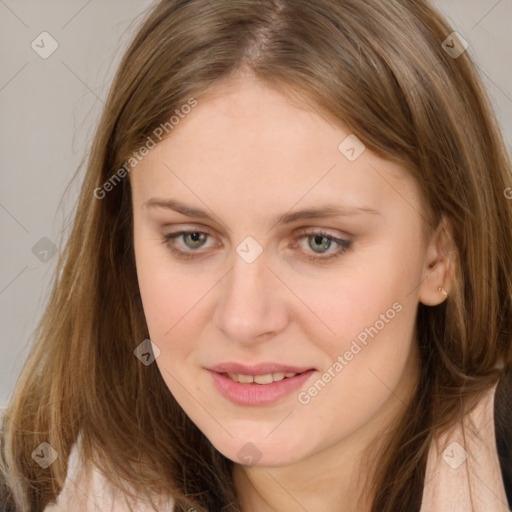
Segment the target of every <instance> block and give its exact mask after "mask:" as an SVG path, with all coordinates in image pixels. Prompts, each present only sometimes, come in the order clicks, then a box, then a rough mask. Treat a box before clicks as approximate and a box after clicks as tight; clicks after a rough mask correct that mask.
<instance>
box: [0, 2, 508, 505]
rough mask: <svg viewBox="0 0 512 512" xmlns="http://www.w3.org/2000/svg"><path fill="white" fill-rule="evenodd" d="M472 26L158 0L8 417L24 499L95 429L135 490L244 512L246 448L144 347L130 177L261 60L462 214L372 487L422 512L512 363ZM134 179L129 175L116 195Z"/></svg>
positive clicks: (91, 164) (409, 8)
mask: <svg viewBox="0 0 512 512" xmlns="http://www.w3.org/2000/svg"><path fill="white" fill-rule="evenodd" d="M452 32H453V29H452V28H451V27H450V26H449V25H448V24H447V22H446V21H445V20H444V19H443V18H442V16H441V15H440V14H439V13H438V12H437V11H436V10H435V9H434V8H433V7H432V6H430V5H429V4H428V3H427V1H425V0H416V1H410V0H388V1H386V2H383V1H381V0H359V1H354V0H261V1H254V0H162V1H160V2H158V3H157V4H156V5H155V6H154V8H152V10H151V11H150V12H149V13H148V15H147V17H146V18H145V20H144V22H143V24H142V26H141V28H140V30H139V31H138V33H137V34H136V36H135V38H134V40H133V42H132V43H131V45H130V47H129V48H128V50H127V51H126V53H125V55H124V57H123V59H122V62H121V64H120V66H119V69H118V72H117V75H116V77H115V79H114V83H113V85H112V88H111V90H110V93H109V96H108V99H107V102H106V107H105V109H104V111H103V115H102V117H101V121H100V123H99V126H98V129H97V131H96V134H95V138H94V141H93V144H92V147H91V150H90V158H89V161H88V165H87V170H86V173H85V177H84V181H83V185H82V188H81V193H80V196H79V200H78V204H77V209H76V214H75V220H74V224H73V228H72V231H71V233H70V236H69V238H68V241H67V242H66V244H65V247H64V248H63V250H62V252H61V255H60V257H59V262H58V267H57V272H56V275H55V280H54V284H53V290H52V293H51V296H50V299H49V303H48V306H47V309H46V311H45V313H44V316H43V318H42V320H41V322H40V324H39V326H38V329H37V331H36V334H35V343H34V347H33V350H32V351H31V353H30V355H29V357H28V359H27V361H26V364H25V366H24V368H23V371H22V373H21V376H20V378H19V380H18V383H17V386H16V389H15V392H14V394H13V396H12V399H11V402H10V405H9V408H8V409H7V413H6V416H5V421H4V423H5V424H4V430H5V436H4V437H5V439H4V450H3V451H4V465H5V468H4V472H5V475H6V476H5V478H6V480H7V481H8V482H9V486H10V488H11V490H12V494H13V496H14V498H15V501H16V504H17V506H18V507H19V509H20V510H23V511H29V510H30V511H32V510H41V509H42V508H44V506H45V505H46V504H47V503H48V502H49V501H50V500H54V499H55V497H56V495H57V494H58V493H59V491H60V489H61V488H62V486H63V484H64V481H65V476H66V470H67V458H68V456H69V453H70V449H71V447H72V444H73V443H74V442H75V441H76V439H77V437H78V435H79V432H82V436H83V437H82V448H83V450H84V454H85V455H86V457H87V458H90V459H91V460H92V458H93V457H94V461H95V464H96V465H97V467H98V468H99V469H100V470H101V471H102V473H103V474H104V475H105V476H106V477H107V478H108V479H109V480H111V483H112V484H113V485H118V486H120V487H121V488H123V487H122V486H123V481H121V480H122V479H124V480H126V481H128V482H129V483H130V484H131V486H132V489H133V494H134V495H145V494H146V491H147V490H149V492H151V493H153V492H154V493H162V494H167V495H169V496H172V497H174V499H175V503H176V506H175V510H176V511H181V512H183V511H186V510H188V509H189V508H191V507H193V508H195V509H196V510H197V511H198V512H204V511H215V512H217V511H220V510H223V511H234V510H238V506H239V505H238V500H237V495H236V491H235V489H234V485H233V480H232V475H231V470H232V465H233V463H232V462H231V461H230V460H228V459H227V458H225V457H224V456H223V455H222V454H220V453H219V452H218V451H217V450H216V449H215V448H214V447H213V446H212V445H211V444H210V442H209V441H208V440H207V439H206V437H205V436H204V435H203V434H202V433H201V432H200V431H199V430H198V428H197V427H196V426H195V425H194V424H193V423H192V422H191V421H190V419H189V418H188V417H187V416H186V415H185V413H184V412H183V410H182V409H181V408H180V407H179V405H178V404H177V402H176V401H175V400H174V398H173V396H172V395H171V393H170V392H169V390H168V388H167V387H166V385H165V383H164V381H163V379H162V377H161V375H160V373H159V371H158V368H157V365H155V364H153V365H149V366H145V365H143V364H141V363H140V361H139V360H138V359H137V358H136V357H134V354H133V351H134V349H135V348H136V347H137V346H138V345H139V344H140V343H141V342H142V340H144V339H146V338H149V334H148V330H147V326H146V323H145V318H144V314H143V309H142V304H141V300H140V295H139V291H138V285H137V279H136V267H135V261H134V251H133V243H132V237H133V233H132V229H133V227H132V213H131V195H130V180H129V176H124V174H129V172H126V173H119V170H120V169H121V168H123V165H124V164H125V162H127V161H129V159H130V158H131V157H133V155H134V153H135V152H137V151H138V149H139V148H141V147H142V146H143V145H144V144H147V141H148V137H153V138H154V133H155V132H154V130H155V129H157V128H158V127H159V126H160V125H161V124H162V123H166V122H168V120H169V118H170V116H171V115H173V113H174V112H176V110H177V109H178V110H179V109H180V108H181V107H182V106H183V105H185V104H187V103H188V102H189V101H190V100H191V98H194V99H195V100H196V101H199V102H200V101H201V94H202V93H203V92H205V91H206V90H207V89H208V88H209V87H211V86H212V85H213V84H215V83H216V82H218V81H219V80H220V79H229V78H230V77H232V76H234V74H235V73H236V72H238V71H240V70H241V69H246V70H250V71H251V72H252V73H254V75H256V76H257V77H258V78H259V79H260V80H262V81H263V82H264V83H266V84H268V85H270V86H274V87H281V88H282V89H283V90H287V91H292V90H293V91H295V92H296V93H297V95H300V96H301V97H302V98H305V99H307V101H309V102H310V105H311V107H312V108H315V109H318V110H319V111H320V112H326V113H328V114H329V115H330V116H331V117H332V119H335V120H336V119H337V120H339V121H341V122H343V124H344V125H345V126H346V127H348V128H349V129H350V130H351V132H352V133H355V134H356V135H357V137H359V138H360V139H361V140H362V141H363V142H364V144H365V145H366V146H367V147H368V148H369V149H370V150H372V151H374V152H375V153H376V154H377V155H379V156H382V157H384V158H388V159H391V160H394V161H396V162H399V163H402V164H403V165H404V166H406V167H407V169H408V170H409V171H410V172H411V173H412V174H413V176H414V177H415V179H416V180H417V182H418V183H419V185H420V188H421V190H422V191H423V195H424V201H425V203H426V205H427V206H428V212H429V222H428V227H429V229H434V227H436V226H437V225H438V222H439V221H440V219H441V218H443V217H444V218H446V219H447V220H448V221H449V224H450V226H451V228H452V238H453V242H454V247H455V252H456V258H455V259H456V273H455V280H454V284H453V287H452V289H451V293H450V296H449V297H448V299H447V300H446V301H445V302H444V303H443V304H441V305H439V306H436V307H426V306H424V305H422V304H419V306H418V317H417V338H418V342H419V345H420V349H421V368H422V370H421V378H420V383H419V385H418V387H417V390H416V393H415V397H414V400H413V402H412V405H411V406H410V407H409V409H408V410H407V411H406V412H405V413H404V415H403V418H402V419H401V420H400V423H399V424H398V425H397V428H396V430H395V431H394V432H393V436H392V437H391V438H390V439H389V442H388V443H387V446H386V449H385V450H384V451H383V453H382V458H381V463H380V464H379V465H378V472H377V473H376V476H375V479H374V482H372V483H371V488H368V492H369V493H370V492H371V496H374V500H373V506H372V511H373V512H377V511H378V512H397V511H407V512H411V511H414V510H419V504H420V501H421V495H422V489H423V484H424V476H425V468H426V459H427V454H428V450H429V446H430V444H431V442H432V440H433V439H434V438H435V437H436V436H437V435H439V434H440V433H442V432H443V431H444V430H446V429H447V428H449V427H450V426H452V425H453V424H454V423H455V422H457V421H458V420H460V419H461V418H462V416H463V415H464V414H466V413H467V412H468V411H470V410H472V408H473V407H474V406H475V405H476V404H477V402H478V400H479V399H480V398H481V397H482V396H483V394H484V393H485V392H486V391H487V390H489V389H490V388H491V387H492V386H493V385H495V384H496V383H498V381H499V380H500V378H502V376H503V375H504V374H505V371H506V370H511V367H512V354H511V350H512V342H511V339H512V202H511V201H510V200H507V197H506V194H504V191H505V190H506V189H507V187H510V186H511V185H512V175H511V171H510V169H511V166H510V160H509V156H508V155H507V152H506V150H505V146H504V143H503V140H502V136H501V133H500V130H499V128H498V126H497V123H496V120H495V117H494V114H493V111H492V108H491V106H490V103H489V100H488V98H487V95H486V92H485V90H484V87H483V85H482V82H481V80H480V78H479V76H478V74H477V73H476V71H475V65H474V64H473V62H472V60H471V58H470V55H469V52H468V51H466V52H463V53H462V54H461V55H458V56H455V55H453V54H450V52H448V51H447V48H446V45H444V46H443V41H445V40H446V38H447V37H448V36H450V34H451V33H452ZM450 46H452V45H450ZM168 129H169V133H170V129H171V128H170V126H168ZM114 176H117V177H118V178H119V177H120V176H121V177H122V178H123V179H119V180H117V181H115V185H114V184H113V183H114V181H111V184H112V186H110V187H108V192H106V193H105V194H103V192H102V193H101V194H100V193H99V192H98V190H100V189H101V190H103V191H105V190H106V189H105V187H104V184H105V183H106V182H107V181H108V180H112V178H113V177H114ZM102 187H103V188H102ZM500 361H501V362H502V363H503V365H502V367H500ZM510 391H511V390H510V388H509V390H508V392H509V393H510ZM508 435H510V432H509V433H508ZM43 442H48V443H49V444H50V445H51V446H52V447H53V448H54V449H55V450H56V451H57V453H58V454H59V458H58V459H57V460H56V461H55V462H54V463H53V464H52V465H51V466H50V467H48V468H47V469H43V468H41V467H40V466H39V465H38V464H36V463H35V462H34V460H33V459H32V457H31V453H32V452H33V451H34V449H35V448H36V447H37V446H39V444H40V443H43ZM124 490H125V492H126V493H127V494H129V493H130V489H124Z"/></svg>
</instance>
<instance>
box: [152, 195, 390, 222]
mask: <svg viewBox="0 0 512 512" xmlns="http://www.w3.org/2000/svg"><path fill="white" fill-rule="evenodd" d="M142 208H165V209H167V210H174V211H176V212H178V213H181V214H183V215H186V216H187V217H194V218H197V219H208V220H215V219H214V218H213V217H212V216H211V215H210V214H209V213H207V212H206V211H205V210H201V209H200V208H195V207H193V206H189V205H186V204H184V203H181V202H180V201H177V200H176V199H160V198H158V197H153V198H151V199H148V200H147V201H145V202H144V203H143V205H142ZM365 213H367V214H372V215H382V214H381V212H379V211H377V210H375V209H373V208H369V207H367V206H343V205H341V204H335V203H327V204H325V205H322V206H319V207H314V208H307V209H304V210H298V211H294V212H286V213H283V214H281V215H277V216H274V217H272V218H271V219H270V220H271V223H272V225H276V224H290V223H292V222H296V221H298V220H303V219H319V218H327V217H337V216H349V215H361V214H365Z"/></svg>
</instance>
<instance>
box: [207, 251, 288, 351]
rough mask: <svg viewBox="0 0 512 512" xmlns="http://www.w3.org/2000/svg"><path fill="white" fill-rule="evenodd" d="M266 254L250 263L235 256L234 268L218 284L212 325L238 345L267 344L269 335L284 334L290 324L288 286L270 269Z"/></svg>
mask: <svg viewBox="0 0 512 512" xmlns="http://www.w3.org/2000/svg"><path fill="white" fill-rule="evenodd" d="M264 255H265V253H263V254H262V255H261V256H259V257H258V258H257V259H256V260H255V261H253V262H252V263H247V262H246V261H244V260H243V259H242V258H240V257H239V256H238V255H237V254H235V255H234V259H233V268H232V269H231V271H230V272H229V273H228V274H227V275H226V277H225V278H224V279H223V280H222V281H221V283H219V288H218V293H219V294H220V296H219V299H218V303H217V306H216V308H215V312H214V316H213V322H214V324H215V326H216V327H217V328H218V329H219V330H220V331H222V332H223V333H224V334H225V335H226V336H228V337H229V339H231V340H232V341H234V342H236V343H239V344H243V345H253V344H258V343H262V342H264V341H268V340H269V336H271V337H274V336H276V335H277V334H279V333H280V332H282V331H283V330H284V329H285V328H286V326H287V324H288V322H289V308H288V307H287V306H288V302H287V300H289V297H287V294H286V291H287V290H286V287H285V286H284V285H283V283H282V282H281V281H280V280H279V279H278V278H277V277H276V275H275V273H274V272H273V271H271V270H270V269H269V268H267V264H268V261H267V259H266V258H265V257H264ZM289 293H290V292H289V291H288V295H289Z"/></svg>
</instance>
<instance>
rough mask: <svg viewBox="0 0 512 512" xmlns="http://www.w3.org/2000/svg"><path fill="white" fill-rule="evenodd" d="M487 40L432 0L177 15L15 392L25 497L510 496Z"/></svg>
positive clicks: (154, 24)
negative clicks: (482, 60)
mask: <svg viewBox="0 0 512 512" xmlns="http://www.w3.org/2000/svg"><path fill="white" fill-rule="evenodd" d="M465 49H466V46H465V43H464V41H463V40H462V39H460V38H459V37H458V36H457V34H455V33H453V30H452V29H450V27H449V26H448V24H447V23H446V22H445V21H444V20H443V19H442V17H441V16H440V15H439V14H438V13H437V12H436V11H435V10H434V9H433V8H432V7H431V6H430V5H429V4H428V3H427V2H426V1H416V2H409V1H405V0H391V1H389V2H380V1H379V0H366V1H364V2H352V1H334V0H314V1H307V2H306V1H294V2H291V1H286V0H275V1H270V0H269V1H261V2H253V1H249V0H237V1H233V0H229V1H228V0H210V1H208V2H205V1H202V0H196V1H178V0H165V1H161V2H160V3H158V4H157V5H156V6H155V8H154V9H153V10H152V12H151V13H150V14H149V16H148V18H147V19H146V20H145V22H144V24H143V26H142V28H141V29H140V31H139V32H138V34H137V35H136V37H135V39H134V41H133V43H132V44H131V46H130V48H129V49H128V51H127V52H126V54H125V56H124V58H123V60H122V62H121V65H120V67H119V70H118V73H117V76H116V78H115V80H114V84H113V86H112V89H111V92H110V95H109V98H108V100H107V104H106V108H105V111H104V113H103V116H102V119H101V121H100V125H99V128H98V131H97V133H96V137H95V140H94V144H93V147H92V149H91V158H90V160H89V164H88V169H87V173H86V176H85V179H84V182H83V185H82V190H81V194H80V198H79V202H78V206H77V212H76V218H75V223H74V228H73V231H72V233H71V236H70V238H69V241H68V243H67V245H66V248H65V250H64V252H63V254H62V256H61V259H60V261H59V267H58V269H59V271H58V273H57V276H56V281H55V283H54V288H53V293H52V295H51V298H50V301H49V305H48V308H47V311H46V313H45V315H44V317H43V319H42V322H41V325H40V328H39V330H38V332H37V339H36V343H35V345H34V349H33V351H32V353H31V354H30V357H29V359H28V361H27V364H26V366H25V368H24V370H23V373H22V375H21V377H20V379H19V382H18V385H17V388H16V390H15V393H14V395H13V397H12V401H11V404H10V408H9V409H8V411H7V417H6V425H5V446H4V452H5V455H4V458H5V465H6V470H5V473H6V481H7V482H8V484H9V486H10V489H11V494H12V496H13V498H14V499H15V501H16V505H17V506H18V508H19V509H20V510H43V509H45V510H47V511H52V510H69V509H77V510H78V509H79V510H89V509H90V510H97V508H100V509H104V508H105V507H107V508H108V509H110V507H111V506H112V507H114V509H115V510H125V509H126V510H128V509H130V507H133V509H134V510H152V508H151V504H153V505H154V506H155V510H176V511H186V510H188V511H192V510H197V511H215V512H216V511H221V510H222V511H228V510H232V511H234V510H242V511H243V512H252V511H270V510H287V511H289V510H290V511H292V510H293V511H294V510H328V511H329V510H333V511H334V510H344V511H352V510H354V511H356V510H357V511H372V512H376V511H379V512H383V511H386V512H388V511H389V512H391V511H393V512H395V511H407V512H410V511H419V510H421V512H434V511H438V510H460V511H469V510H474V511H478V512H480V511H490V510H492V511H501V510H503V511H505V510H507V509H508V507H507V496H506V493H507V489H506V482H507V475H509V473H508V471H509V469H507V467H506V462H505V461H503V460H502V461H500V460H499V457H498V455H499V454H498V452H497V446H498V445H499V446H500V447H501V452H504V451H506V450H505V449H504V448H503V447H505V448H506V446H507V442H509V440H510V426H509V425H510V423H508V424H506V417H507V415H509V414H510V407H511V406H510V402H507V401H506V397H507V396H510V380H509V379H508V376H509V375H510V369H511V366H512V356H511V346H512V344H511V332H512V308H511V297H512V292H511V291H512V260H511V257H512V256H511V255H512V236H511V229H512V215H511V203H510V200H509V199H508V195H507V190H509V187H510V186H511V182H512V177H511V173H510V161H509V159H508V155H507V154H506V151H505V149H504V144H503V141H502V138H501V135H500V133H499V129H498V127H497V124H496V121H495V118H494V115H493V113H492V110H491V108H490V106H489V102H488V100H487V97H486V95H485V92H484V89H483V86H482V84H481V82H480V80H479V78H478V76H477V75H476V73H475V71H474V65H473V64H472V62H471V59H470V57H469V56H468V53H467V52H466V51H465ZM507 379H508V380H507ZM498 385H499V386H500V387H499V394H498V391H497V389H498V388H497V387H498ZM494 406H496V428H495V425H494V421H493V419H494V416H493V413H494V410H493V408H494ZM496 435H499V437H498V439H496ZM68 461H69V464H68ZM500 462H501V463H502V464H501V465H500ZM502 466H503V467H502ZM66 476H67V479H66ZM125 498H126V502H125ZM509 499H510V495H509ZM56 501H57V503H55V502H56Z"/></svg>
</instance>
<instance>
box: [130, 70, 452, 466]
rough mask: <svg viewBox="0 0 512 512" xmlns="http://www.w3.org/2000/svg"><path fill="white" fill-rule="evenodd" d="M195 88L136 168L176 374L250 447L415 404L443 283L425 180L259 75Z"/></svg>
mask: <svg viewBox="0 0 512 512" xmlns="http://www.w3.org/2000/svg"><path fill="white" fill-rule="evenodd" d="M197 102H198V103H197V106H195V108H193V110H192V111H191V113H189V114H188V115H187V116H183V118H180V121H179V123H178V124H175V126H174V128H173V129H172V131H171V132H170V135H169V136H168V137H167V138H166V139H164V140H163V141H162V142H160V143H159V144H158V145H157V146H156V147H155V148H154V149H152V150H151V151H150V153H149V154H148V155H147V156H146V157H145V158H144V159H143V160H142V161H141V162H140V163H139V164H138V165H137V166H136V167H135V168H134V169H133V170H132V172H131V175H130V180H131V184H132V190H133V213H134V243H135V255H136V262H137V273H138V280H139V286H140V292H141V297H142V302H143V306H144V312H145V316H146V320H147V325H148V328H149V333H150V336H151V340H152V342H153V343H154V344H155V345H156V346H157V347H158V349H159V351H160V353H159V355H158V357H157V359H156V364H157V365H158V368H159V370H160V372H161V374H162V377H163V379H164V380H165V382H166V384H167V386H168V388H169V390H170V392H171V393H172V394H173V395H174V397H175V398H176V400H177V401H178V403H179V404H180V405H181V407H182V408H183V410H184V411H185V412H186V414H187V415H188V416H189V417H190V418H191V420H192V421H193V422H194V423H195V424H196V425H197V426H198V427H199V429H200V430H201V431H202V432H203V433H204V434H205V435H206V436H207V437H208V439H209V440H210V441H211V442H212V444H213V445H214V446H215V447H216V448H217V449H218V450H219V451H220V452H222V453H223V454H224V455H225V456H227V457H228V458H230V459H232V460H233V461H235V462H239V463H243V464H251V465H263V466H279V465H285V464H289V463H292V462H295V461H299V460H303V459H305V458H306V457H309V456H312V455H315V454H318V453H320V452H321V451H323V450H325V449H327V448H330V449H332V448H335V447H336V446H341V445H342V444H343V443H345V446H347V441H348V440H349V439H351V440H353V441H354V443H353V445H352V446H357V441H356V440H357V439H360V438H361V436H362V435H363V433H366V434H369V433H371V432H378V430H379V428H380V429H381V428H382V427H383V425H385V422H386V421H389V419H390V418H391V417H392V416H393V415H395V414H398V413H399V412H400V411H403V410H404V403H406V402H407V400H408V398H409V397H410V394H411V392H412V390H413V386H414V383H415V382H416V378H417V377H418V371H419V370H418V354H417V351H416V343H415V339H414V326H415V319H416V310H417V306H418V302H419V301H421V300H422V294H426V296H427V295H428V293H430V294H431V293H432V292H431V291H427V290H426V286H430V287H431V286H432V283H431V279H425V278H426V276H427V275H428V272H429V269H428V266H429V262H428V261H427V260H428V254H429V251H428V246H427V245H426V244H425V243H424V241H423V239H422V235H421V233H422V225H423V223H424V222H425V219H424V217H423V216H422V214H421V213H420V195H419V191H418V190H417V187H416V185H415V183H414V182H413V181H412V179H411V178H410V177H409V175H408V173H407V172H406V170H405V169H404V168H402V167H400V166H398V165H396V164H393V163H390V162H388V161H385V160H382V159H381V158H378V157H377V156H376V155H375V154H372V153H371V152H370V151H369V150H368V149H364V147H362V146H361V145H360V143H359V142H358V140H357V139H355V138H354V136H353V135H351V134H350V132H349V131H347V130H345V129H344V128H343V127H341V126H334V125H332V124H330V123H329V122H327V121H326V120H325V119H324V118H323V117H321V116H320V115H318V114H317V113H315V111H314V109H313V107H311V108H309V107H305V106H299V105H298V104H297V103H294V102H292V100H290V99H289V98H288V97H287V96H285V95H282V94H281V93H279V92H277V91H275V90H273V89H269V88H266V87H265V86H263V85H262V84H260V83H258V82H256V81H255V80H252V79H249V78H241V79H239V80H237V81H233V82H230V83H229V84H227V83H223V84H222V85H218V86H217V87H216V88H215V89H213V90H212V91H211V93H209V94H208V95H207V96H203V97H200V98H197ZM187 111H188V109H187ZM347 137H348V138H347ZM178 204H179V205H180V208H178V206H177V205H178ZM181 208H183V211H181V212H180V211H178V210H179V209H181ZM327 209H329V212H325V211H320V212H316V211H317V210H327ZM192 210H193V211H192ZM187 212H188V213H187ZM315 212H316V213H315ZM184 231H186V232H188V233H189V234H185V235H180V233H181V232H184ZM166 237H168V238H167V240H166ZM313 258H316V259H315V260H314V259H313ZM442 284H443V283H442V282H439V283H438V285H439V286H440V285H442ZM436 293H437V292H436ZM440 300H441V299H440ZM142 341H143V340H141V342H142ZM227 373H229V374H231V375H229V376H228V375H227ZM295 373H297V375H296V376H293V374H295ZM237 374H238V375H237ZM240 374H241V375H240ZM286 374H288V377H286ZM251 376H256V382H252V383H249V382H248V381H251V380H253V378H254V377H252V378H251ZM283 377H284V378H283ZM237 380H239V381H240V382H236V381H237ZM271 380H272V383H270V381H271ZM366 434H365V435H366ZM354 449H355V448H354ZM331 453H334V452H332V451H331Z"/></svg>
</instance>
